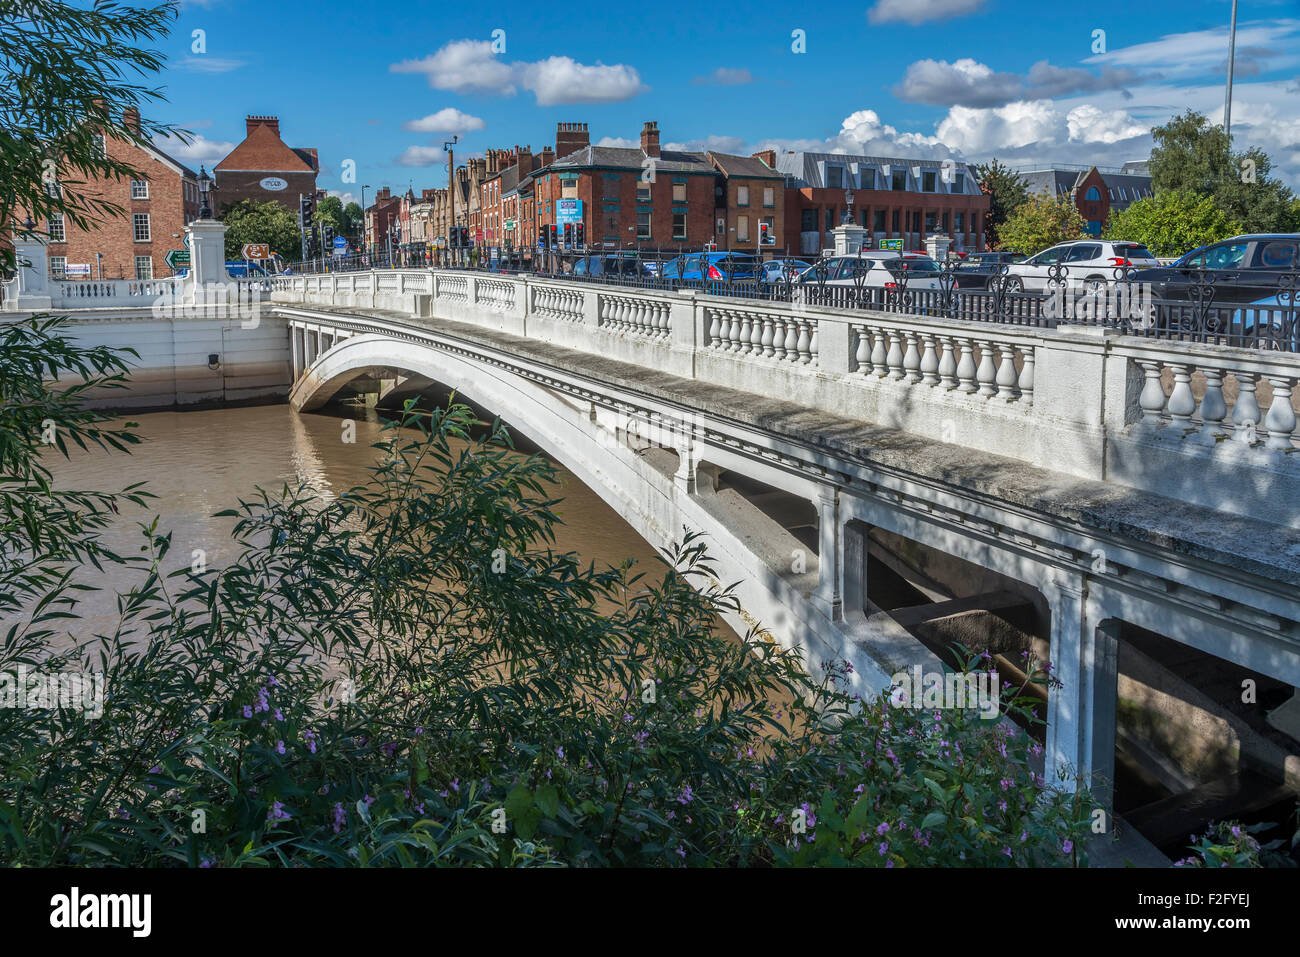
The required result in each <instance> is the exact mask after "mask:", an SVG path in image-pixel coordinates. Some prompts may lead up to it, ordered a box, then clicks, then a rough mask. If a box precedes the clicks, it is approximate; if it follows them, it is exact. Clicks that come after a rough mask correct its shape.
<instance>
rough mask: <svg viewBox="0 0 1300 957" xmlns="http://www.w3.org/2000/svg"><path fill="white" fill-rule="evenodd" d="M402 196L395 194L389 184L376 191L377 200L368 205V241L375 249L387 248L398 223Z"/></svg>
mask: <svg viewBox="0 0 1300 957" xmlns="http://www.w3.org/2000/svg"><path fill="white" fill-rule="evenodd" d="M401 211H402V197H401V196H394V195H393V194H392V191H391V190H389V188H388V187H387V186H385V187H384V188H383V189H381V190H379V192H377V193H375V201H374V203H372V204H371V205H370V206H368V207H366V211H365V221H366V232H365V236H366V242H367V243H369V245H370V248H371V249H372V250H373V249H387V248H388V237H389V235H390V234H391V233H392V231H393V228H394V227H395V226H396V225H397V224H398V217H399V215H400V214H401Z"/></svg>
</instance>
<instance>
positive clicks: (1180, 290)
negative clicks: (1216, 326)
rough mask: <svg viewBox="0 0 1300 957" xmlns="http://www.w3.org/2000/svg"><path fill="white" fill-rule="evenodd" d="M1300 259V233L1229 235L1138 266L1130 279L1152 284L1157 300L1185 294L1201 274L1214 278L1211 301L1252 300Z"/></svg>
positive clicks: (1272, 286) (1263, 295) (1265, 292)
mask: <svg viewBox="0 0 1300 957" xmlns="http://www.w3.org/2000/svg"><path fill="white" fill-rule="evenodd" d="M1297 264H1300V233H1257V234H1251V235H1246V236H1233V237H1232V238H1231V239H1225V240H1222V241H1220V242H1217V243H1210V244H1209V245H1208V246H1202V247H1201V248H1200V249H1194V250H1192V251H1191V252H1189V253H1187V254H1186V255H1185V256H1183V257H1182V258H1181V259H1179V260H1178V261H1177V262H1174V263H1172V264H1171V265H1168V266H1158V267H1156V268H1154V269H1142V270H1140V271H1138V272H1137V273H1135V274H1134V275H1133V276H1132V278H1131V281H1132V282H1135V283H1147V284H1149V285H1150V290H1151V295H1152V296H1153V297H1154V298H1156V299H1187V298H1189V290H1190V289H1191V287H1192V286H1193V284H1194V283H1195V281H1196V275H1195V274H1196V273H1204V275H1205V277H1206V278H1208V279H1210V280H1211V281H1212V283H1213V289H1214V299H1213V301H1214V302H1250V303H1253V302H1256V300H1259V299H1261V298H1266V297H1267V295H1268V294H1269V293H1270V291H1272V290H1275V289H1277V285H1278V281H1279V279H1280V277H1281V275H1282V274H1283V273H1284V272H1289V271H1290V270H1292V269H1294V268H1295V267H1296V265H1297Z"/></svg>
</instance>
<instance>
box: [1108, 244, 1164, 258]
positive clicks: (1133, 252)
mask: <svg viewBox="0 0 1300 957" xmlns="http://www.w3.org/2000/svg"><path fill="white" fill-rule="evenodd" d="M1115 255H1116V256H1123V257H1124V258H1125V259H1155V258H1156V257H1155V256H1153V255H1151V250H1149V249H1147V248H1146V247H1145V246H1143V245H1142V244H1141V243H1116V244H1115Z"/></svg>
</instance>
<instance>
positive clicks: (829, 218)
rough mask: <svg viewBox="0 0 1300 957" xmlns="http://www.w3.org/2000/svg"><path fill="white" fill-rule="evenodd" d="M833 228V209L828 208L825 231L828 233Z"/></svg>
mask: <svg viewBox="0 0 1300 957" xmlns="http://www.w3.org/2000/svg"><path fill="white" fill-rule="evenodd" d="M834 228H835V210H834V208H831V207H828V208H827V209H826V231H827V232H830V231H831V230H832V229H834Z"/></svg>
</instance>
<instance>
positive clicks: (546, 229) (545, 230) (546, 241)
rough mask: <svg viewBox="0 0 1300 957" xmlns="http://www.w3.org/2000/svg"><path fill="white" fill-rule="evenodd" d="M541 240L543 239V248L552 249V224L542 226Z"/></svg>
mask: <svg viewBox="0 0 1300 957" xmlns="http://www.w3.org/2000/svg"><path fill="white" fill-rule="evenodd" d="M541 240H542V248H543V249H550V248H551V227H550V226H543V227H542V235H541Z"/></svg>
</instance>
